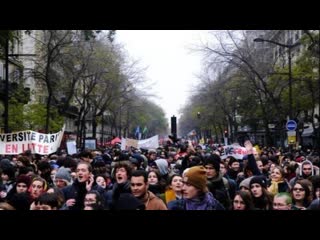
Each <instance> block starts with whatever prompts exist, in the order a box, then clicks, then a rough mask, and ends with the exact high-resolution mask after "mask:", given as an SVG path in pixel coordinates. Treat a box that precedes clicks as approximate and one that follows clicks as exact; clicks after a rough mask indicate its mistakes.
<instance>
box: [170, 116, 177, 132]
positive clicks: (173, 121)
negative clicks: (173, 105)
mask: <svg viewBox="0 0 320 240" xmlns="http://www.w3.org/2000/svg"><path fill="white" fill-rule="evenodd" d="M171 134H172V135H173V136H174V137H177V118H176V117H175V116H174V115H173V116H172V117H171Z"/></svg>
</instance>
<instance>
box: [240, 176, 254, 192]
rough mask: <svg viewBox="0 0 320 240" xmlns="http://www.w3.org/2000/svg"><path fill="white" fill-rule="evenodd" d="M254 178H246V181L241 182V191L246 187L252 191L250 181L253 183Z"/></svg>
mask: <svg viewBox="0 0 320 240" xmlns="http://www.w3.org/2000/svg"><path fill="white" fill-rule="evenodd" d="M251 179H252V177H249V178H246V179H244V180H242V181H241V183H240V185H239V188H240V189H241V187H245V188H247V189H250V181H251Z"/></svg>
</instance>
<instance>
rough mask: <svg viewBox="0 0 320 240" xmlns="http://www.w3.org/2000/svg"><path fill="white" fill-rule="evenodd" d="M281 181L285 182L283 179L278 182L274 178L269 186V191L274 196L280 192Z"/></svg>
mask: <svg viewBox="0 0 320 240" xmlns="http://www.w3.org/2000/svg"><path fill="white" fill-rule="evenodd" d="M279 183H283V181H278V182H276V181H273V180H272V181H271V185H270V187H268V192H269V193H271V194H272V195H273V196H275V195H276V194H278V193H279V186H278V184H279Z"/></svg>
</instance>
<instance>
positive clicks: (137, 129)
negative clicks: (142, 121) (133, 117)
mask: <svg viewBox="0 0 320 240" xmlns="http://www.w3.org/2000/svg"><path fill="white" fill-rule="evenodd" d="M139 134H140V126H137V128H136V131H135V133H134V136H135V137H136V138H139Z"/></svg>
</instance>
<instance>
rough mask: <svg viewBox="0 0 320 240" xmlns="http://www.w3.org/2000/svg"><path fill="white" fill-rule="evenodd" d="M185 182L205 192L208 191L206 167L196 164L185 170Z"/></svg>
mask: <svg viewBox="0 0 320 240" xmlns="http://www.w3.org/2000/svg"><path fill="white" fill-rule="evenodd" d="M183 180H184V182H186V183H189V184H191V185H193V186H195V187H196V188H199V189H201V191H203V192H208V188H207V176H206V169H205V168H204V167H202V166H195V167H191V168H189V169H188V171H186V172H185V175H184V178H183Z"/></svg>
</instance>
